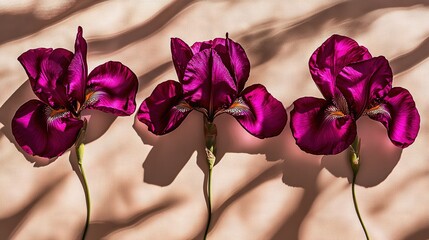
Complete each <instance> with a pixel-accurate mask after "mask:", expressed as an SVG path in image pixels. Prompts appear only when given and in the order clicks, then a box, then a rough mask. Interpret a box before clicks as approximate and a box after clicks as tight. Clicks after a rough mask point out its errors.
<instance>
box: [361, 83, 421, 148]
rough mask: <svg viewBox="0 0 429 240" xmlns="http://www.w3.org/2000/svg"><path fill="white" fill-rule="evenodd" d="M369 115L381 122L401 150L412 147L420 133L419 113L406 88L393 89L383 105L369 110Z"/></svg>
mask: <svg viewBox="0 0 429 240" xmlns="http://www.w3.org/2000/svg"><path fill="white" fill-rule="evenodd" d="M367 115H368V116H369V117H370V118H372V119H374V120H376V121H379V122H381V123H382V124H383V125H384V126H385V127H386V128H387V131H388V135H389V138H390V140H391V141H392V142H393V144H395V145H396V146H398V147H401V148H405V147H408V146H409V145H411V144H412V143H413V142H414V140H415V139H416V137H417V134H418V132H419V128H420V115H419V112H418V111H417V108H416V104H415V102H414V100H413V97H412V96H411V94H410V93H409V92H408V90H406V89H404V88H400V87H395V88H392V90H390V92H389V93H388V95H387V96H386V97H385V98H384V99H383V103H381V104H380V105H377V106H374V107H373V108H371V109H369V110H368V111H367Z"/></svg>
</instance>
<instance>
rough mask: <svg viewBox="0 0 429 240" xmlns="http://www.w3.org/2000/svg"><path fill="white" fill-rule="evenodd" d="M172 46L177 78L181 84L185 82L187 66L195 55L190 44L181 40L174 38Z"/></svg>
mask: <svg viewBox="0 0 429 240" xmlns="http://www.w3.org/2000/svg"><path fill="white" fill-rule="evenodd" d="M170 45H171V56H172V57H173V63H174V68H175V69H176V72H177V76H178V77H179V81H180V82H181V81H182V80H183V75H184V74H185V69H186V66H187V65H188V62H189V60H191V58H192V56H193V55H194V54H193V53H192V50H191V48H190V47H189V46H188V44H186V43H185V42H184V41H182V39H180V38H172V39H171V44H170Z"/></svg>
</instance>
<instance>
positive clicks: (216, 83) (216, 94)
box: [182, 49, 237, 117]
mask: <svg viewBox="0 0 429 240" xmlns="http://www.w3.org/2000/svg"><path fill="white" fill-rule="evenodd" d="M182 85H183V92H184V95H185V97H184V99H185V100H186V101H187V102H188V103H189V104H190V105H191V106H193V107H198V108H204V109H206V110H207V111H208V114H209V117H212V116H214V113H215V112H216V111H218V110H220V109H224V108H227V107H228V106H230V105H231V104H232V102H233V101H234V100H235V98H236V96H237V88H236V85H235V82H234V80H233V79H232V77H231V75H230V74H229V72H228V69H226V67H225V65H224V64H223V63H222V60H221V59H220V57H219V55H218V54H217V53H216V52H215V51H213V50H212V49H206V50H204V51H202V52H200V53H197V54H195V55H194V57H192V59H191V61H189V63H188V66H187V68H186V71H185V77H184V78H183V84H182Z"/></svg>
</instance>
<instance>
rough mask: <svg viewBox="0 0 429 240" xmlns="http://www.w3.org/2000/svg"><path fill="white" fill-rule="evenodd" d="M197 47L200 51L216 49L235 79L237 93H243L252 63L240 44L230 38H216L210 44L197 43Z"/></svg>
mask: <svg viewBox="0 0 429 240" xmlns="http://www.w3.org/2000/svg"><path fill="white" fill-rule="evenodd" d="M196 46H198V50H199V51H202V50H204V49H208V48H212V49H214V50H215V51H216V53H217V54H218V55H219V56H220V58H221V59H222V62H223V64H224V65H225V67H226V68H227V69H228V71H229V73H230V75H231V76H232V77H233V79H234V81H235V83H236V85H237V92H241V91H242V90H243V89H244V85H245V83H246V81H247V79H248V78H249V73H250V62H249V59H248V58H247V55H246V52H245V51H244V49H243V48H242V47H241V45H240V44H238V43H236V42H234V41H233V40H231V39H229V38H215V39H213V40H212V41H209V42H202V43H195V44H194V45H193V47H194V48H197V47H196Z"/></svg>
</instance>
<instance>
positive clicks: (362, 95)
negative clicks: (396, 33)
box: [336, 57, 392, 119]
mask: <svg viewBox="0 0 429 240" xmlns="http://www.w3.org/2000/svg"><path fill="white" fill-rule="evenodd" d="M336 84H337V85H336V86H337V88H338V89H339V90H340V91H341V93H342V94H343V95H344V97H345V99H346V101H347V103H348V106H349V108H350V109H352V110H353V113H354V115H355V118H356V119H357V118H359V117H360V116H361V115H362V113H363V112H364V110H365V108H366V107H367V105H368V104H369V103H370V102H372V100H375V99H379V98H383V97H384V96H385V95H386V94H387V93H388V92H389V91H390V89H391V88H392V69H391V68H390V66H389V62H388V61H387V60H386V58H384V57H376V58H371V59H369V60H365V61H361V62H357V63H353V64H350V65H348V66H345V67H344V68H343V69H342V70H341V72H340V73H339V74H338V77H337V83H336Z"/></svg>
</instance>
